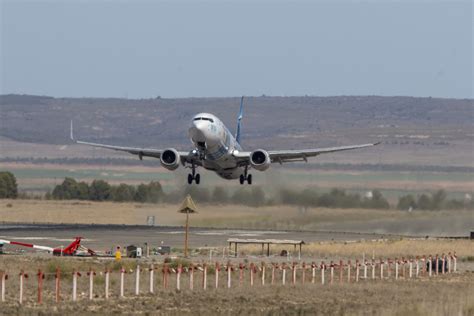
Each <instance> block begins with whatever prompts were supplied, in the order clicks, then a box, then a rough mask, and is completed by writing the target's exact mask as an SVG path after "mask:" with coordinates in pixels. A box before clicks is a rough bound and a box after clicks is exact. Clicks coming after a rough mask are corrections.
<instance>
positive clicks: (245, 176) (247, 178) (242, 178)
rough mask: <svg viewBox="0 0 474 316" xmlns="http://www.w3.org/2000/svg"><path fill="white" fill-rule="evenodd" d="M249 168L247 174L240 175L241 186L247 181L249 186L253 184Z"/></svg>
mask: <svg viewBox="0 0 474 316" xmlns="http://www.w3.org/2000/svg"><path fill="white" fill-rule="evenodd" d="M247 169H248V168H247V167H245V172H244V174H241V175H240V179H239V180H240V184H244V183H245V181H247V183H248V184H252V175H251V174H247Z"/></svg>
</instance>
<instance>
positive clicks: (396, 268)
mask: <svg viewBox="0 0 474 316" xmlns="http://www.w3.org/2000/svg"><path fill="white" fill-rule="evenodd" d="M395 280H398V258H395Z"/></svg>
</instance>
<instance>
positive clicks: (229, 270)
mask: <svg viewBox="0 0 474 316" xmlns="http://www.w3.org/2000/svg"><path fill="white" fill-rule="evenodd" d="M231 279H232V266H231V264H230V261H227V288H228V289H230V286H231V282H232V280H231Z"/></svg>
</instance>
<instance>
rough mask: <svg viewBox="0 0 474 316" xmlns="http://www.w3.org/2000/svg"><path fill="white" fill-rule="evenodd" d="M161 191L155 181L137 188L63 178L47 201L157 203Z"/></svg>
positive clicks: (159, 185)
mask: <svg viewBox="0 0 474 316" xmlns="http://www.w3.org/2000/svg"><path fill="white" fill-rule="evenodd" d="M163 196H164V193H163V189H162V187H161V184H160V183H159V182H157V181H152V182H150V183H148V184H143V183H142V184H140V185H138V186H134V185H128V184H125V183H121V184H119V185H111V184H109V183H108V182H107V181H104V180H94V181H92V182H91V183H90V184H88V183H86V182H77V181H76V180H75V179H73V178H65V179H64V181H63V182H62V183H61V184H58V185H56V186H55V187H54V189H53V191H52V192H51V193H47V194H46V198H47V199H55V200H90V201H114V202H131V201H134V202H142V203H158V202H162V200H163Z"/></svg>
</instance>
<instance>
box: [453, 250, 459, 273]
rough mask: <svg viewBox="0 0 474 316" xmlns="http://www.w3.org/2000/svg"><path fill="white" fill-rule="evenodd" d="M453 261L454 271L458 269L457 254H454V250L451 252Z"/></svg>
mask: <svg viewBox="0 0 474 316" xmlns="http://www.w3.org/2000/svg"><path fill="white" fill-rule="evenodd" d="M453 261H454V267H453V271H454V272H456V271H458V269H457V267H458V256H456V252H454V254H453Z"/></svg>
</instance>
